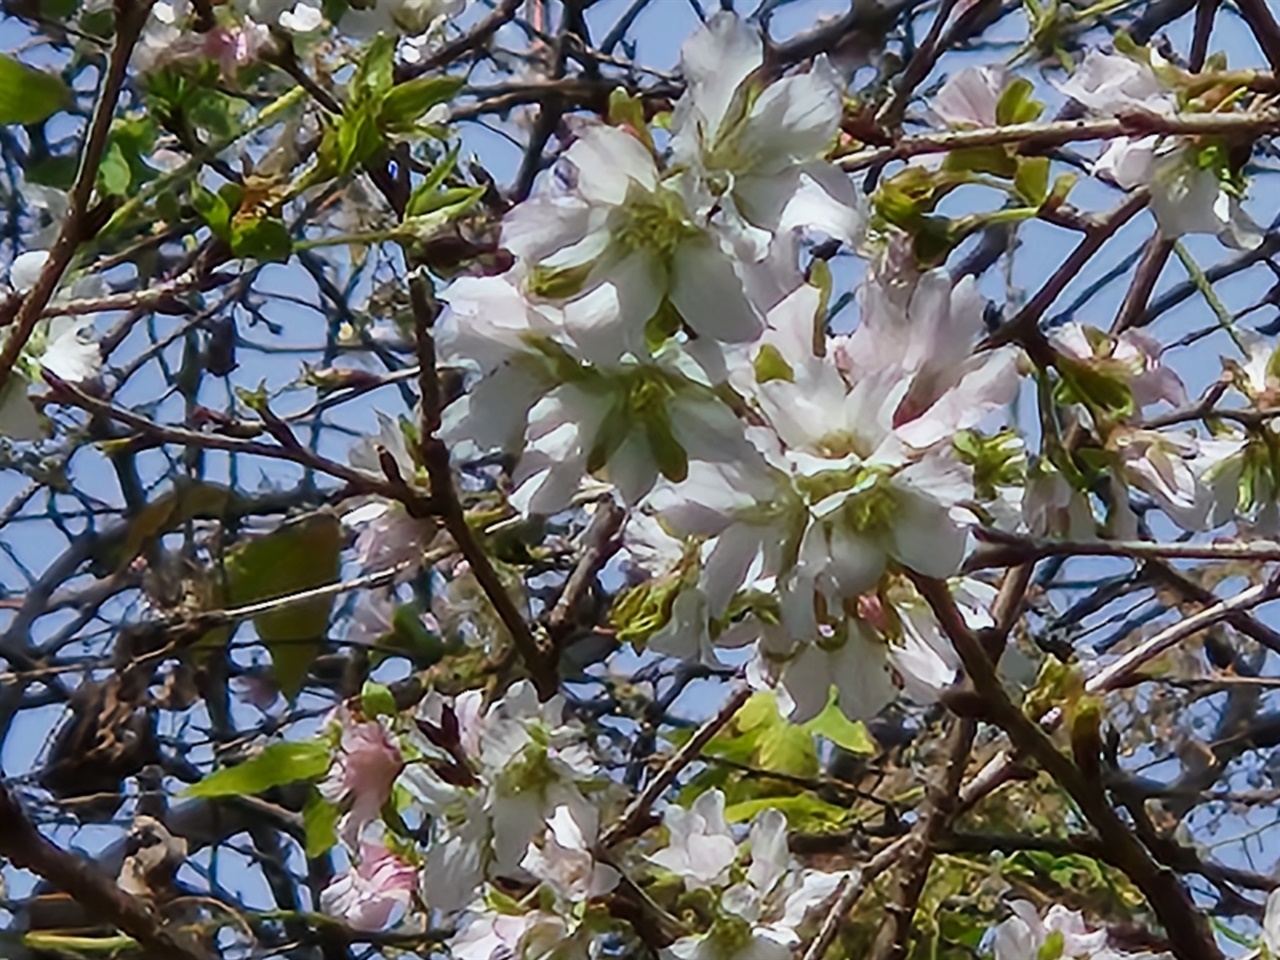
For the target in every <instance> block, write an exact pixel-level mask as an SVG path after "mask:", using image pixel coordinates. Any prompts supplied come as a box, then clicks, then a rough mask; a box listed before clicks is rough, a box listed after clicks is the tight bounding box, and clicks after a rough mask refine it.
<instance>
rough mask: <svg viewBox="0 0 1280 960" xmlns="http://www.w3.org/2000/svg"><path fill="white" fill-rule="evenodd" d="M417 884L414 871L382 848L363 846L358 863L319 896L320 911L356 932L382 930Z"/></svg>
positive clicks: (404, 904)
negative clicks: (339, 920) (337, 919)
mask: <svg viewBox="0 0 1280 960" xmlns="http://www.w3.org/2000/svg"><path fill="white" fill-rule="evenodd" d="M417 884H418V872H417V870H416V869H414V867H412V866H411V865H409V864H407V863H405V862H404V861H403V860H401V859H400V858H399V857H397V856H396V855H395V854H393V853H391V852H390V851H389V850H387V848H386V847H384V846H382V845H381V844H362V845H361V851H360V859H359V862H358V863H357V864H355V865H354V866H353V867H352V868H351V869H349V870H348V871H347V872H346V873H344V874H341V875H339V876H337V877H335V878H334V879H333V880H332V881H331V882H330V883H329V885H328V886H327V887H325V888H324V890H322V891H321V892H320V907H321V910H322V911H323V912H324V913H326V914H328V915H329V916H332V917H337V918H339V919H341V920H342V921H343V922H344V923H346V924H347V925H348V926H350V927H352V928H353V929H355V930H367V931H373V930H382V929H384V928H385V927H386V926H387V925H388V924H389V923H390V922H391V919H392V916H393V915H394V914H395V913H396V911H397V910H400V909H403V908H406V907H407V906H408V904H409V902H410V900H411V898H412V896H413V892H414V890H416V889H417Z"/></svg>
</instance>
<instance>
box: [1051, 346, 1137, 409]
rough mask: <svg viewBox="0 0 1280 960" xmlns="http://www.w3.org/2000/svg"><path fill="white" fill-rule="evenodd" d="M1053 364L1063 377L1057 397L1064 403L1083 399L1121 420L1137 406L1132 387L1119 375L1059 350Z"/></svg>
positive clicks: (1077, 401)
mask: <svg viewBox="0 0 1280 960" xmlns="http://www.w3.org/2000/svg"><path fill="white" fill-rule="evenodd" d="M1054 367H1055V368H1057V371H1058V373H1059V374H1060V375H1061V377H1062V381H1061V383H1060V384H1059V389H1058V391H1057V392H1058V394H1059V396H1058V399H1059V401H1060V402H1064V403H1083V404H1085V405H1087V406H1089V407H1092V408H1093V409H1094V412H1095V413H1101V414H1103V415H1105V416H1108V417H1111V418H1113V419H1118V420H1123V419H1125V418H1126V417H1129V416H1132V415H1133V412H1134V411H1135V410H1136V409H1137V405H1136V404H1135V403H1134V399H1133V391H1132V390H1130V389H1129V385H1128V384H1127V383H1125V382H1124V381H1123V380H1122V379H1120V378H1119V377H1118V376H1115V375H1113V374H1111V373H1108V372H1106V371H1103V370H1098V369H1096V368H1094V367H1092V366H1090V365H1089V364H1087V363H1081V362H1080V361H1078V360H1074V359H1072V358H1070V357H1065V356H1062V355H1061V354H1059V355H1058V356H1057V357H1056V358H1055V360H1054Z"/></svg>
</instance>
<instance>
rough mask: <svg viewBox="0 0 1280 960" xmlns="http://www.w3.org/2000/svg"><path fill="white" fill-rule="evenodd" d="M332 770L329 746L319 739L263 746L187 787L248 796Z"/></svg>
mask: <svg viewBox="0 0 1280 960" xmlns="http://www.w3.org/2000/svg"><path fill="white" fill-rule="evenodd" d="M328 770H329V747H328V746H327V745H326V744H324V743H321V742H319V741H317V740H310V741H307V742H305V743H294V742H292V741H285V742H282V743H273V744H270V745H269V746H267V747H264V748H263V750H262V752H261V753H259V754H258V755H257V756H254V757H250V758H249V759H248V760H246V761H245V762H244V763H240V764H237V765H236V766H234V767H224V768H223V769H221V770H215V771H214V772H213V773H211V774H209V775H208V776H207V777H205V778H204V779H203V780H201V781H200V782H199V783H196V784H192V785H191V786H190V787H188V788H187V790H186V795H187V796H188V797H247V796H253V795H254V794H258V793H262V792H264V791H266V790H270V789H271V788H272V787H279V786H283V785H284V784H286V783H294V782H296V781H298V780H319V779H320V778H321V777H323V776H324V775H325V773H327V772H328Z"/></svg>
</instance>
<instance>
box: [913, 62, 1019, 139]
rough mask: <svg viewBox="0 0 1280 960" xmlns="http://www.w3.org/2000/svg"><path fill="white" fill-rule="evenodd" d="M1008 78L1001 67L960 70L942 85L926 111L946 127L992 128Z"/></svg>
mask: <svg viewBox="0 0 1280 960" xmlns="http://www.w3.org/2000/svg"><path fill="white" fill-rule="evenodd" d="M1008 77H1009V74H1008V72H1007V71H1006V70H1005V68H1004V67H1002V66H985V67H970V68H969V69H967V70H962V71H960V72H959V73H957V74H956V75H955V76H953V77H951V78H950V79H949V80H948V81H947V82H946V83H944V84H943V85H942V89H941V90H939V91H938V92H937V94H936V95H935V96H934V98H933V100H932V101H931V102H930V104H929V108H930V110H931V111H932V112H933V114H934V116H936V117H937V118H938V119H939V120H941V121H942V122H943V123H944V124H946V125H947V126H949V127H961V128H963V127H994V126H995V125H996V105H997V104H998V103H999V102H1000V94H1001V93H1002V92H1003V91H1004V85H1005V83H1006V82H1007V80H1008Z"/></svg>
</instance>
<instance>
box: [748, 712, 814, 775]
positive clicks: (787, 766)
mask: <svg viewBox="0 0 1280 960" xmlns="http://www.w3.org/2000/svg"><path fill="white" fill-rule="evenodd" d="M756 763H757V764H759V766H760V767H761V768H763V769H765V770H772V771H774V772H776V773H785V774H787V775H789V776H793V777H814V776H817V774H818V750H817V748H816V747H815V746H814V743H813V736H812V735H811V734H809V733H808V732H806V731H805V730H804V729H803V728H801V727H797V726H795V725H793V724H790V723H786V722H783V723H779V724H777V725H775V726H771V727H769V728H767V729H766V730H765V731H764V732H763V733H761V734H760V740H759V743H758V745H757V747H756Z"/></svg>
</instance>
